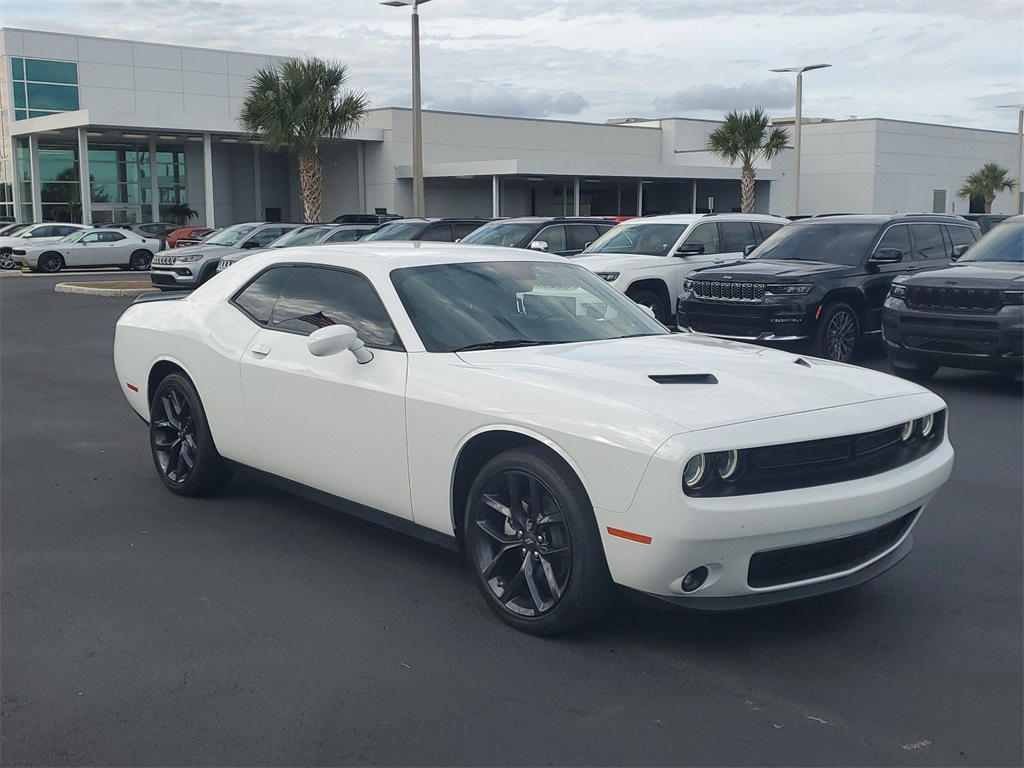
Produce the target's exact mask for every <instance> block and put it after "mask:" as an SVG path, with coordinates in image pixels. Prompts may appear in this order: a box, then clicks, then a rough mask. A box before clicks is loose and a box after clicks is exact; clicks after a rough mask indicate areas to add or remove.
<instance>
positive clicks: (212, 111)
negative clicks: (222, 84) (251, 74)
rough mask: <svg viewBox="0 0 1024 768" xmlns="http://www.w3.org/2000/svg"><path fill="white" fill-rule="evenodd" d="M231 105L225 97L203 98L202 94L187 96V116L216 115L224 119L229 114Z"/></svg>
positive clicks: (187, 94)
mask: <svg viewBox="0 0 1024 768" xmlns="http://www.w3.org/2000/svg"><path fill="white" fill-rule="evenodd" d="M229 106H230V105H229V104H228V100H227V98H225V97H223V96H203V95H202V94H196V93H186V94H185V114H186V115H214V116H217V117H223V116H226V115H227V114H228V110H229Z"/></svg>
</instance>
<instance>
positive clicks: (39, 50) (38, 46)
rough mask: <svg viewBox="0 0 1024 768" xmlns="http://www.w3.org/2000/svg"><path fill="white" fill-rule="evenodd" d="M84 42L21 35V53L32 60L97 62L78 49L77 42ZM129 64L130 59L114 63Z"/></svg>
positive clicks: (57, 37) (69, 36)
mask: <svg viewBox="0 0 1024 768" xmlns="http://www.w3.org/2000/svg"><path fill="white" fill-rule="evenodd" d="M80 41H81V42H86V39H85V38H78V37H75V36H74V35H54V34H47V33H43V32H28V31H26V32H23V33H22V53H23V55H25V56H28V57H29V58H33V59H58V60H60V61H75V60H76V59H78V58H79V57H81V58H82V59H83V60H84V61H97V59H92V58H87V57H86V56H85V55H84V51H85V50H86V49H85V48H83V47H80V45H79V42H80ZM115 63H118V64H120V63H126V64H131V63H132V62H131V58H129V59H128V61H127V62H115Z"/></svg>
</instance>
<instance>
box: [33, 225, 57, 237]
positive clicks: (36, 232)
mask: <svg viewBox="0 0 1024 768" xmlns="http://www.w3.org/2000/svg"><path fill="white" fill-rule="evenodd" d="M55 229H57V228H56V227H39V228H38V229H33V230H32V232H30V233H29V237H53V236H54V235H56V234H57V233H56V232H55V231H54V230H55Z"/></svg>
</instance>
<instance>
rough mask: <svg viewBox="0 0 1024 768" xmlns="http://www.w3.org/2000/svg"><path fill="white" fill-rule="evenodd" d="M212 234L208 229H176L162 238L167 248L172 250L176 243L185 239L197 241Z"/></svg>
mask: <svg viewBox="0 0 1024 768" xmlns="http://www.w3.org/2000/svg"><path fill="white" fill-rule="evenodd" d="M211 232H213V230H212V229H210V228H209V227H178V228H177V229H175V230H173V231H171V232H168V233H167V234H166V235H165V236H164V240H166V241H167V247H168V248H174V247H175V246H176V245H177V244H178V241H179V240H181V239H183V238H185V239H188V240H199V239H201V238H203V237H206V236H207V235H208V234H210V233H211Z"/></svg>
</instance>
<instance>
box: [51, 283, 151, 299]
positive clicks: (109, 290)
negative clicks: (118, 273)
mask: <svg viewBox="0 0 1024 768" xmlns="http://www.w3.org/2000/svg"><path fill="white" fill-rule="evenodd" d="M115 286H116V287H115ZM53 290H54V291H55V292H56V293H80V294H87V295H89V296H141V295H142V294H144V293H156V292H157V291H159V290H160V289H159V288H154V287H153V285H152V284H151V283H149V282H142V281H131V282H128V281H123V280H119V281H116V282H115V281H110V282H106V283H104V282H100V281H97V282H94V283H57V284H56V285H55V286H54V287H53Z"/></svg>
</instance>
